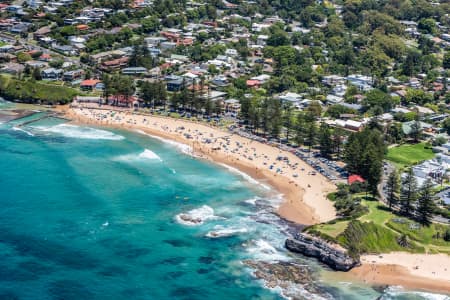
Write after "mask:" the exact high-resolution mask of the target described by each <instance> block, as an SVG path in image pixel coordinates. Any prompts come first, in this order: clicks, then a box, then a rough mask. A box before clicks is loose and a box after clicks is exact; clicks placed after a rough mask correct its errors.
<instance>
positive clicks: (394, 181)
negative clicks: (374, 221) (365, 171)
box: [386, 169, 400, 209]
mask: <svg viewBox="0 0 450 300" xmlns="http://www.w3.org/2000/svg"><path fill="white" fill-rule="evenodd" d="M386 189H387V193H386V194H387V199H386V200H387V201H388V203H389V208H390V209H392V205H394V204H395V203H397V201H398V199H399V193H400V177H399V176H398V173H397V170H395V169H394V170H393V171H392V172H391V173H390V174H389V177H388V179H387V183H386Z"/></svg>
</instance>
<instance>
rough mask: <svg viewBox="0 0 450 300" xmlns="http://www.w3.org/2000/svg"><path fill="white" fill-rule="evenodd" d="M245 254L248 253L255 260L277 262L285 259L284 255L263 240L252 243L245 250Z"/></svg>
mask: <svg viewBox="0 0 450 300" xmlns="http://www.w3.org/2000/svg"><path fill="white" fill-rule="evenodd" d="M247 252H249V253H250V254H251V255H252V256H253V258H254V259H256V260H264V261H278V260H286V259H287V257H286V256H285V255H283V254H282V253H280V252H279V251H278V250H277V249H275V247H274V246H272V245H271V244H270V243H269V242H268V241H266V240H263V239H259V240H256V241H253V242H252V243H251V246H250V247H248V248H247Z"/></svg>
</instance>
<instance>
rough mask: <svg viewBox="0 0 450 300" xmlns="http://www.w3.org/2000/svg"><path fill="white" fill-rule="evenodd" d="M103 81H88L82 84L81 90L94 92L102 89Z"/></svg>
mask: <svg viewBox="0 0 450 300" xmlns="http://www.w3.org/2000/svg"><path fill="white" fill-rule="evenodd" d="M100 84H101V81H100V80H97V79H86V80H83V81H82V82H81V83H80V89H82V90H84V91H93V90H95V89H99V88H100Z"/></svg>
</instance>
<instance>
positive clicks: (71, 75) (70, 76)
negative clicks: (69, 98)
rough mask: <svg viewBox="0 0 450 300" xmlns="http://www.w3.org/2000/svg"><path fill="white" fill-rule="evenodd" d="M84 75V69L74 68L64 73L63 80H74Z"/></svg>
mask: <svg viewBox="0 0 450 300" xmlns="http://www.w3.org/2000/svg"><path fill="white" fill-rule="evenodd" d="M83 75H84V70H82V69H78V70H72V71H67V72H64V74H63V80H64V81H74V80H77V79H81V78H82V77H83Z"/></svg>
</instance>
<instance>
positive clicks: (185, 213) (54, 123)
mask: <svg viewBox="0 0 450 300" xmlns="http://www.w3.org/2000/svg"><path fill="white" fill-rule="evenodd" d="M2 105H3V106H8V108H10V105H9V104H8V105H6V104H2ZM42 115H43V114H39V113H38V114H36V115H33V116H31V117H26V118H24V119H20V120H15V121H11V122H8V123H4V124H0V172H1V173H0V174H1V175H0V257H1V258H2V259H1V260H0V299H126V298H128V299H218V300H220V299H282V296H281V294H280V293H281V291H280V289H267V288H265V287H264V283H263V282H261V281H260V280H256V279H255V278H254V277H253V276H252V275H251V274H252V270H251V269H249V268H247V267H246V266H245V265H244V264H242V261H243V260H245V259H250V260H263V261H270V260H293V261H297V262H298V263H301V264H307V265H308V266H309V267H310V268H311V269H312V270H313V271H314V273H315V274H317V282H316V284H317V287H318V289H320V290H321V291H322V293H321V296H320V297H322V298H324V297H325V298H326V299H327V298H328V299H376V298H377V297H380V296H381V297H382V298H381V299H446V297H445V296H444V295H436V294H429V293H414V292H405V291H402V290H401V289H399V288H387V289H382V290H381V291H380V289H377V290H375V289H373V288H371V287H368V286H361V285H358V284H355V283H345V284H344V283H342V282H339V280H336V281H333V282H325V281H323V280H321V279H320V272H324V271H323V270H324V267H323V266H321V265H319V264H318V263H316V262H315V261H311V260H310V259H306V258H303V257H299V256H291V255H290V254H289V253H287V252H286V251H285V250H284V249H283V243H284V239H285V237H286V229H287V226H286V224H284V223H283V222H281V221H280V220H279V219H278V218H277V217H276V216H275V215H274V214H273V213H272V211H273V207H275V206H276V204H277V203H278V202H279V201H280V197H278V196H277V195H274V193H273V191H268V190H267V188H266V187H265V186H263V185H260V184H258V183H256V182H254V181H253V180H251V179H249V178H246V177H245V176H244V175H242V174H239V173H237V172H235V171H233V170H229V169H227V168H224V167H222V166H218V165H214V164H211V163H208V162H205V161H202V160H199V159H196V158H193V157H191V156H190V155H188V154H186V152H187V151H188V149H187V148H186V147H184V146H182V145H179V144H176V143H171V142H165V141H161V140H158V139H154V138H150V137H148V136H144V135H142V134H139V133H131V132H125V131H118V130H109V129H104V128H103V129H102V128H93V127H82V126H74V125H68V124H64V123H62V122H61V121H60V120H57V119H51V118H50V119H43V120H41V121H38V122H32V123H29V124H28V125H26V126H20V124H22V123H23V122H25V121H27V120H33V119H37V118H39V116H42ZM187 218H190V219H195V220H196V222H199V223H197V224H193V223H191V222H189V221H186V219H187ZM211 235H213V236H215V238H212V237H211ZM217 236H219V237H217ZM325 272H327V271H325ZM292 290H295V293H297V295H303V296H302V297H304V299H314V298H317V299H321V298H319V296H317V297H315V295H312V294H308V292H307V291H306V290H304V289H303V288H302V287H301V286H296V287H292ZM292 290H291V292H292ZM300 299H302V298H301V297H300ZM447 299H448V298H447Z"/></svg>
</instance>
